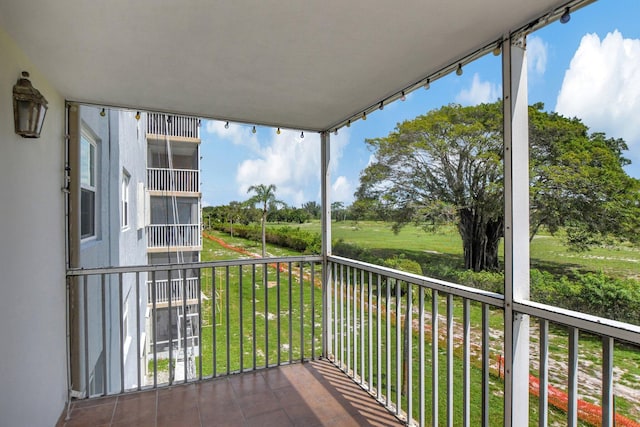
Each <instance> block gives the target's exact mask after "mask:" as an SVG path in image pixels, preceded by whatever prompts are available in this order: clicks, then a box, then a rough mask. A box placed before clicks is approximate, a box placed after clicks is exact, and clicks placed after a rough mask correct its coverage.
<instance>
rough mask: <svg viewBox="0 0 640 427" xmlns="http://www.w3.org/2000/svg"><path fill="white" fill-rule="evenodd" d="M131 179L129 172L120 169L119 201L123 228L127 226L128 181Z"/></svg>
mask: <svg viewBox="0 0 640 427" xmlns="http://www.w3.org/2000/svg"><path fill="white" fill-rule="evenodd" d="M130 179H131V176H130V175H129V173H127V171H126V170H123V171H122V191H121V192H122V194H121V197H122V202H121V207H122V212H121V215H120V216H121V223H122V228H123V229H127V228H129V181H130Z"/></svg>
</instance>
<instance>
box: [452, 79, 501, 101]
mask: <svg viewBox="0 0 640 427" xmlns="http://www.w3.org/2000/svg"><path fill="white" fill-rule="evenodd" d="M500 96H501V94H500V87H499V86H497V85H495V84H494V83H491V82H482V81H480V76H479V75H478V73H475V74H474V75H473V80H472V82H471V87H470V88H469V89H462V90H461V91H460V93H459V94H458V95H457V96H456V102H457V103H459V104H462V105H478V104H482V103H487V102H495V101H497V100H498V98H500Z"/></svg>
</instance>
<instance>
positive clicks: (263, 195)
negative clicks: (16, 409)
mask: <svg viewBox="0 0 640 427" xmlns="http://www.w3.org/2000/svg"><path fill="white" fill-rule="evenodd" d="M251 192H253V193H255V194H254V196H253V197H251V198H250V199H249V200H247V204H250V205H260V207H261V208H262V258H265V257H266V256H267V238H266V231H265V227H266V223H267V211H268V209H269V208H270V207H276V206H277V205H283V204H284V202H281V201H280V200H277V199H276V186H275V185H273V184H269V185H264V184H260V185H252V186H251V187H249V189H248V190H247V193H251Z"/></svg>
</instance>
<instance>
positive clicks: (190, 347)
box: [67, 256, 323, 397]
mask: <svg viewBox="0 0 640 427" xmlns="http://www.w3.org/2000/svg"><path fill="white" fill-rule="evenodd" d="M321 261H322V258H321V257H319V256H298V257H286V258H268V259H242V260H230V261H215V262H201V263H185V264H174V265H162V266H160V265H158V266H131V267H107V268H93V269H71V270H68V271H67V278H68V283H69V292H70V298H71V300H72V301H74V307H75V309H76V310H77V311H76V312H75V314H74V316H73V319H74V320H73V322H77V324H78V325H79V326H77V329H75V328H76V327H74V326H71V324H70V327H72V329H73V330H77V331H78V335H77V337H76V338H74V342H77V343H78V344H77V346H76V347H75V348H74V349H73V350H72V349H70V350H69V351H70V357H71V363H72V366H77V368H75V369H72V371H74V372H78V375H79V376H78V377H75V378H73V380H72V381H73V384H74V387H75V390H76V391H78V392H80V393H81V394H82V395H83V396H84V397H94V396H101V395H109V394H120V393H125V392H129V391H140V390H143V389H147V388H156V387H163V386H170V385H172V384H175V383H186V382H190V381H197V380H202V379H205V378H212V377H217V376H222V375H228V374H230V373H236V372H246V371H253V370H256V369H261V368H267V367H272V366H275V365H284V364H290V363H294V362H301V361H305V360H311V359H316V358H319V357H321V356H322V354H323V353H322V352H323V349H322V347H321V337H322V332H321V327H322V326H321V325H322V310H321V305H322V298H320V295H321V288H322V284H321V277H322V274H321V266H322V264H321ZM157 277H162V278H163V279H157ZM164 278H168V279H164ZM183 278H186V279H183ZM169 280H170V281H171V288H172V292H175V294H174V295H173V298H169V296H168V294H167V293H168V286H167V283H168V282H169ZM165 290H166V292H165ZM145 294H146V295H145ZM181 295H187V299H184V298H181V297H180V296H181ZM192 297H193V298H192ZM135 301H139V302H140V304H136V303H135ZM165 302H166V303H165ZM145 318H146V321H145ZM125 319H127V320H125ZM185 319H186V320H185ZM132 325H134V326H132ZM238 331H241V332H240V333H238ZM129 334H130V335H131V336H129ZM145 339H146V342H143V340H145ZM125 343H129V345H128V346H125ZM199 343H205V344H203V345H200V344H199ZM206 343H217V344H215V345H213V346H212V345H210V344H206ZM72 346H73V344H72ZM125 348H128V349H129V354H127V353H126V350H125ZM165 348H166V350H165ZM131 349H138V352H137V353H136V352H135V350H134V351H133V353H132V352H131ZM145 349H146V350H145ZM147 351H148V352H149V353H147ZM99 354H102V356H100V357H98V355H99ZM185 355H186V357H185ZM86 361H89V363H86ZM187 362H188V363H187ZM146 368H148V372H145V371H146V370H147V369H146ZM74 375H75V374H74ZM96 378H101V379H102V380H101V381H97V380H95V379H96ZM96 384H99V386H98V385H96Z"/></svg>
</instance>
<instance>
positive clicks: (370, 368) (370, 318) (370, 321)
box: [367, 271, 373, 393]
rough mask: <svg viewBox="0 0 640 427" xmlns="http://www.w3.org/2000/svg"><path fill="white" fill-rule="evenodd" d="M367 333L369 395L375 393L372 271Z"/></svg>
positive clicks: (369, 285) (368, 285) (369, 282)
mask: <svg viewBox="0 0 640 427" xmlns="http://www.w3.org/2000/svg"><path fill="white" fill-rule="evenodd" d="M367 298H368V300H367V315H368V319H367V326H368V328H367V331H368V333H369V345H368V348H369V351H368V354H367V366H368V371H369V393H372V392H373V305H372V304H373V289H372V284H371V271H369V272H368V277H367Z"/></svg>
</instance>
